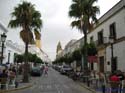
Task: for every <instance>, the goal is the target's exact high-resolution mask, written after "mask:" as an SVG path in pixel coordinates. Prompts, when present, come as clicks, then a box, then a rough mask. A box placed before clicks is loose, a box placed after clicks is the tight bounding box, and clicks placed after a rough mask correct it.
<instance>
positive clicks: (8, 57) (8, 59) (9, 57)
mask: <svg viewBox="0 0 125 93" xmlns="http://www.w3.org/2000/svg"><path fill="white" fill-rule="evenodd" d="M10 52H11V50H8V62H7V63H8V64H9V63H10Z"/></svg>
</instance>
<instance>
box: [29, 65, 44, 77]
mask: <svg viewBox="0 0 125 93" xmlns="http://www.w3.org/2000/svg"><path fill="white" fill-rule="evenodd" d="M41 75H42V70H41V68H40V67H33V68H32V69H31V76H41Z"/></svg>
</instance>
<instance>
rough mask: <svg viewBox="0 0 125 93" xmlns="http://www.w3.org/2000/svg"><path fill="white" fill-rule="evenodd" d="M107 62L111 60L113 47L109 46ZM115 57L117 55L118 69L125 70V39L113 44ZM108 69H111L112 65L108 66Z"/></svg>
mask: <svg viewBox="0 0 125 93" xmlns="http://www.w3.org/2000/svg"><path fill="white" fill-rule="evenodd" d="M106 51H107V55H106V57H107V62H108V61H110V62H111V47H110V46H109V47H107V49H106ZM113 51H114V57H117V61H118V69H120V70H122V71H125V41H123V42H120V43H117V44H114V45H113ZM107 70H108V71H110V70H111V65H108V66H107Z"/></svg>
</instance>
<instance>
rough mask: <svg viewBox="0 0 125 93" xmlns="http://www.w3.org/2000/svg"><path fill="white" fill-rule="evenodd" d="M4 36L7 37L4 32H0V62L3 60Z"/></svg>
mask: <svg viewBox="0 0 125 93" xmlns="http://www.w3.org/2000/svg"><path fill="white" fill-rule="evenodd" d="M6 37H7V36H6V34H5V33H3V34H1V42H2V46H1V60H0V64H2V62H3V51H4V42H5V40H6Z"/></svg>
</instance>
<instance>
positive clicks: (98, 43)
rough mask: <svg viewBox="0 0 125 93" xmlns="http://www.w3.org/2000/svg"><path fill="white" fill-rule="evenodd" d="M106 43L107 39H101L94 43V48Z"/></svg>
mask: <svg viewBox="0 0 125 93" xmlns="http://www.w3.org/2000/svg"><path fill="white" fill-rule="evenodd" d="M107 43H108V38H107V37H103V38H102V40H96V41H95V45H96V46H101V45H106V44H107Z"/></svg>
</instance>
